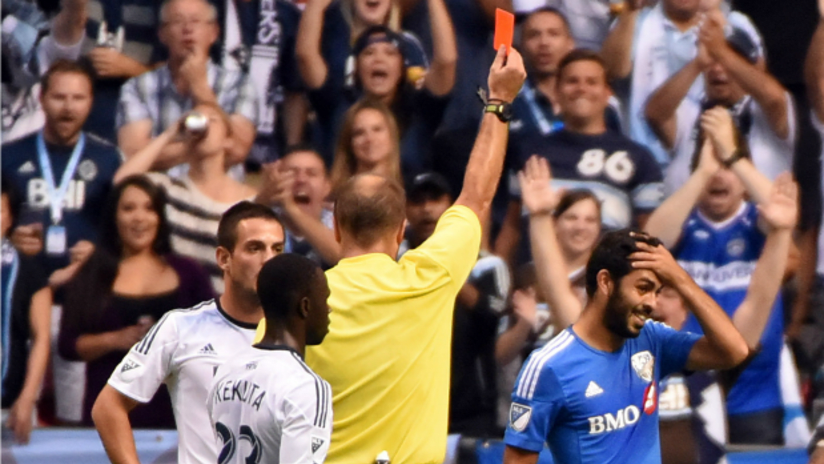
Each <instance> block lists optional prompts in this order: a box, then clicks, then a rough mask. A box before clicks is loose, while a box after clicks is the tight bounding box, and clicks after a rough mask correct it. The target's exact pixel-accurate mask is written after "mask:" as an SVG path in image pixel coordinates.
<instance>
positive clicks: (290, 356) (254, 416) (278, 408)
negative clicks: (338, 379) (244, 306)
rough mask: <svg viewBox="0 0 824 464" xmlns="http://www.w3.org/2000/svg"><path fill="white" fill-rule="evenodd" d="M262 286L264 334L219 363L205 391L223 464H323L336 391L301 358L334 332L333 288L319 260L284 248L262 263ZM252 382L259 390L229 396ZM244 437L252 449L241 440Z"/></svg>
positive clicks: (260, 296)
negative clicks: (331, 312)
mask: <svg viewBox="0 0 824 464" xmlns="http://www.w3.org/2000/svg"><path fill="white" fill-rule="evenodd" d="M257 288H258V298H259V299H260V302H261V306H262V307H263V314H264V316H265V317H266V320H268V321H270V325H269V326H268V328H267V332H266V334H265V335H264V337H263V339H262V340H260V341H259V342H258V343H256V344H255V345H253V346H254V349H253V350H251V352H250V353H244V354H243V355H241V356H238V357H237V358H235V359H231V360H228V362H227V363H226V364H224V365H222V366H219V367H218V368H217V370H216V371H215V378H214V381H213V382H212V387H211V391H210V393H209V395H208V396H207V401H208V409H209V417H210V419H211V422H212V426H213V427H214V430H215V436H216V437H219V440H220V442H219V444H220V445H221V446H222V449H221V453H220V462H222V463H225V464H245V463H247V462H267V463H269V462H271V463H274V462H283V463H287V462H290V463H291V462H294V463H298V462H305V463H310V462H311V463H320V464H322V463H323V461H324V458H325V457H326V451H327V450H328V449H329V439H330V436H331V435H332V418H333V411H332V402H331V401H330V399H331V396H332V389H331V388H330V387H329V383H328V382H326V381H325V380H323V379H321V378H320V377H318V376H317V374H315V373H314V372H312V370H311V369H309V367H308V366H307V365H306V364H305V363H304V362H303V356H304V352H305V351H306V346H307V345H309V346H311V345H318V344H320V343H321V342H322V341H323V338H324V337H325V336H326V334H327V333H328V332H329V304H328V303H327V301H326V300H327V299H328V298H329V285H328V284H327V282H326V277H325V276H324V274H323V270H322V269H321V268H320V266H318V264H317V263H315V262H313V261H310V260H309V259H307V258H304V257H302V256H298V255H295V254H289V253H287V254H282V255H279V256H275V257H274V258H272V259H270V260H269V261H268V262H266V264H264V265H263V268H262V269H261V270H260V274H259V275H258V282H257ZM249 385H254V386H255V387H258V388H254V387H251V390H250V391H249V395H248V396H247V397H246V398H242V397H238V396H236V395H234V394H232V395H231V396H229V395H227V394H226V393H227V392H230V391H232V392H234V391H236V390H237V389H243V390H244V391H246V390H247V389H249V388H250V387H248V386H249ZM247 439H251V440H250V441H251V442H252V443H253V448H252V449H251V450H250V451H249V452H248V453H246V452H243V451H241V450H243V449H244V447H243V446H242V445H241V444H240V443H241V442H242V441H244V440H247Z"/></svg>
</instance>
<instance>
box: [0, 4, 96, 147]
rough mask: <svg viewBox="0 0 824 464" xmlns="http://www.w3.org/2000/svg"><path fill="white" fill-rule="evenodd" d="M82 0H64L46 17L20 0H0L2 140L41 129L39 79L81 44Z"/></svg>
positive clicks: (75, 52) (69, 57)
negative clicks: (0, 15)
mask: <svg viewBox="0 0 824 464" xmlns="http://www.w3.org/2000/svg"><path fill="white" fill-rule="evenodd" d="M87 3H88V0H64V1H62V2H60V11H59V12H58V13H57V15H56V16H55V17H54V19H53V20H52V21H49V19H48V18H47V17H46V15H45V14H44V13H43V12H42V11H41V10H40V9H39V8H38V7H37V5H35V4H33V3H31V2H28V1H26V0H10V1H6V2H3V32H2V56H3V59H2V60H3V64H2V68H3V81H2V98H0V102H2V108H3V122H2V136H3V143H9V142H13V141H14V140H17V139H19V138H22V137H25V136H26V135H29V134H31V133H32V132H36V131H39V130H40V129H42V128H43V124H44V122H45V116H44V114H43V108H42V105H41V104H40V87H41V86H40V78H41V76H42V75H43V74H45V72H46V71H47V70H48V69H49V68H50V67H51V65H52V63H54V62H56V61H57V60H59V59H66V60H75V59H77V57H78V56H80V53H81V50H82V46H83V30H84V27H85V25H86V5H87Z"/></svg>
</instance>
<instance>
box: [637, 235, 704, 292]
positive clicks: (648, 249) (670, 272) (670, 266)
mask: <svg viewBox="0 0 824 464" xmlns="http://www.w3.org/2000/svg"><path fill="white" fill-rule="evenodd" d="M636 245H637V246H638V251H636V252H635V253H632V254H631V255H629V259H630V260H631V261H632V267H633V268H634V269H649V270H650V271H652V272H654V273H655V275H657V276H658V278H659V279H661V282H662V283H663V284H664V285H669V286H671V287H673V288H675V289H677V288H678V284H679V283H680V282H682V281H683V279H684V278H687V279H690V276H689V275H688V274H687V272H686V271H685V270H684V269H683V268H682V267H681V266H680V265H679V264H678V262H676V261H675V258H673V256H672V254H671V253H670V252H669V251H668V250H667V249H666V248H664V245H658V246H652V245H650V244H648V243H645V242H641V241H638V242H636Z"/></svg>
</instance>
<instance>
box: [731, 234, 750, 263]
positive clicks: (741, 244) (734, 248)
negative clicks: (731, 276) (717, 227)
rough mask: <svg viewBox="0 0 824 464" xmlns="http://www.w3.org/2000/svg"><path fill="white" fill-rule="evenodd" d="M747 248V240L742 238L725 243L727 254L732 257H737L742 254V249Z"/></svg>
mask: <svg viewBox="0 0 824 464" xmlns="http://www.w3.org/2000/svg"><path fill="white" fill-rule="evenodd" d="M746 249H747V242H746V241H745V240H744V239H743V238H737V239H735V240H730V241H729V243H727V254H728V255H730V256H732V257H733V258H737V257H739V256H741V255H743V254H744V250H746Z"/></svg>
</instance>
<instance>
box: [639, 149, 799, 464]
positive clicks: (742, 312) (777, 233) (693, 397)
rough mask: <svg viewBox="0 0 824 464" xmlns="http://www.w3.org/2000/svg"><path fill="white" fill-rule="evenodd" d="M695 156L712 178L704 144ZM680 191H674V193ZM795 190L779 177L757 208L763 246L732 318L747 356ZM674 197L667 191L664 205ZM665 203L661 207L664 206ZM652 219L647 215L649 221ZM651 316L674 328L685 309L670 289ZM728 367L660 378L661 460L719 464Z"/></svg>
mask: <svg viewBox="0 0 824 464" xmlns="http://www.w3.org/2000/svg"><path fill="white" fill-rule="evenodd" d="M705 148H706V149H705V150H703V151H702V153H701V154H700V157H701V158H700V160H699V161H698V166H697V167H696V170H695V173H694V174H693V176H697V177H701V176H703V177H707V176H712V175H714V174H715V172H716V171H717V170H718V168H719V163H718V160H717V159H715V155H714V153H713V151H712V149H710V147H709V146H706V147H705ZM679 193H680V192H679ZM797 197H798V191H797V187H796V185H795V184H794V183H793V182H792V180H791V177H790V175H789V174H788V173H784V174H782V175H780V176H779V177H778V178H777V179H776V181H775V184H774V185H773V188H772V192H771V193H770V196H769V197H768V198H766V199H765V201H764V204H763V207H761V208H760V209H759V212H760V213H759V214H760V216H759V218H761V219H762V220H763V221H764V222H765V224H766V226H767V229H768V232H767V237H766V239H765V242H764V248H763V251H762V252H761V255H760V257H758V262H757V263H756V264H755V266H754V269H753V271H752V278H751V280H750V282H749V284H748V285H747V287H746V296H744V298H743V299H742V300H741V303H740V304H739V305H738V307H737V308H735V309H734V311H733V316H732V322H733V325H735V327H736V328H737V329H738V331H739V332H740V333H741V335H742V336H743V337H744V339H745V340H746V341H747V345H748V346H749V347H750V358H752V357H753V356H754V355H755V353H756V352H757V351H758V346H759V342H760V340H761V337H762V335H763V333H764V329H765V328H766V327H767V323H768V321H769V319H770V313H771V312H772V305H773V303H774V302H775V298H776V295H777V294H778V290H779V289H780V287H781V282H782V277H783V275H784V271H785V269H786V266H787V261H788V260H787V257H788V254H789V251H790V246H791V243H792V232H793V227H794V226H795V224H796V222H797V215H798V212H797V207H798V198H797ZM679 200H680V199H679V198H678V196H677V195H673V197H671V199H670V200H668V201H667V203H672V202H677V201H679ZM667 203H665V204H664V205H662V206H661V208H662V209H663V210H666V208H667ZM651 220H652V219H651ZM655 311H656V312H655V317H656V319H657V320H661V321H662V322H664V323H666V324H667V325H669V326H670V327H672V328H673V329H675V330H681V329H682V328H683V326H684V324H685V322H686V321H687V317H688V315H689V312H688V310H687V308H686V307H685V306H684V302H683V299H682V298H681V297H680V296H679V295H678V294H677V293H675V292H673V291H671V289H665V290H664V291H663V292H662V293H661V295H660V296H659V297H658V305H657V307H656V308H655ZM744 366H746V362H745V363H744V364H742V366H741V367H738V368H736V369H733V370H732V371H723V372H717V373H701V375H695V374H693V375H685V373H675V374H673V375H671V376H669V377H666V378H665V379H662V380H661V384H660V388H659V391H660V392H661V397H660V416H661V451H662V457H663V462H664V463H666V464H675V463H685V464H686V463H717V462H724V461H722V459H723V458H724V447H725V445H726V443H727V436H726V431H727V421H726V416H725V414H724V409H725V408H724V395H725V394H726V392H728V391H729V390H730V388H731V387H732V385H733V384H734V383H735V381H736V380H737V378H738V376H739V375H740V374H741V372H742V370H743V369H742V367H744Z"/></svg>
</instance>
